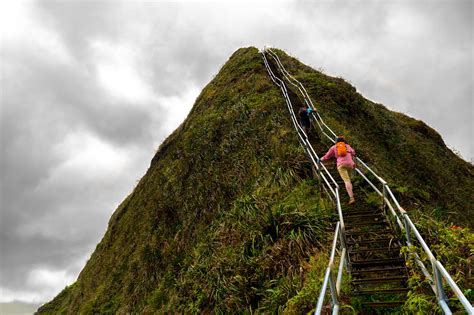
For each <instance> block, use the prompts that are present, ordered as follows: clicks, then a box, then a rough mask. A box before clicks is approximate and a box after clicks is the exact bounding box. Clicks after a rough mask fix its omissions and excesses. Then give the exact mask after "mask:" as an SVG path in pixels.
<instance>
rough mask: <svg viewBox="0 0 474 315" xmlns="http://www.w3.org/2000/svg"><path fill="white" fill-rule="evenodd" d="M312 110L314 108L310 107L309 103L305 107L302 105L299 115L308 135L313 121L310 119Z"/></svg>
mask: <svg viewBox="0 0 474 315" xmlns="http://www.w3.org/2000/svg"><path fill="white" fill-rule="evenodd" d="M312 111H313V110H312V109H311V108H309V107H308V105H307V104H305V105H304V107H300V110H299V111H298V116H299V117H300V125H301V127H302V128H303V131H304V133H305V134H306V135H308V133H309V128H310V126H311V123H310V121H309V114H310V113H311V112H312Z"/></svg>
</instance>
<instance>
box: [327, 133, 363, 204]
mask: <svg viewBox="0 0 474 315" xmlns="http://www.w3.org/2000/svg"><path fill="white" fill-rule="evenodd" d="M354 156H355V150H354V149H353V148H352V147H351V146H350V145H349V144H347V143H346V140H345V139H344V136H338V137H337V140H336V144H335V145H333V146H332V147H331V148H330V149H329V151H328V152H327V153H326V154H325V155H324V156H323V157H322V158H321V161H326V160H329V159H330V158H333V157H335V158H336V164H337V170H338V172H339V175H341V178H342V180H343V181H344V184H345V186H346V190H347V194H348V195H349V202H348V203H347V204H349V205H351V204H353V203H354V202H355V199H354V193H353V192H352V183H351V173H352V170H353V169H354V168H355V163H354V160H353V159H352V158H353V157H354Z"/></svg>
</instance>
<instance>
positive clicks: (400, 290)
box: [354, 288, 410, 295]
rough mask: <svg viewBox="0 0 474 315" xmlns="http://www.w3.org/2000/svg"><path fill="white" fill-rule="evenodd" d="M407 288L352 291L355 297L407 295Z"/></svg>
mask: <svg viewBox="0 0 474 315" xmlns="http://www.w3.org/2000/svg"><path fill="white" fill-rule="evenodd" d="M408 291H410V289H408V288H393V289H376V290H358V291H354V294H356V295H372V294H391V293H407V292H408Z"/></svg>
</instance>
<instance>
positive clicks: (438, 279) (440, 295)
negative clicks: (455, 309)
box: [430, 258, 451, 313]
mask: <svg viewBox="0 0 474 315" xmlns="http://www.w3.org/2000/svg"><path fill="white" fill-rule="evenodd" d="M430 260H431V266H432V268H433V275H434V281H435V286H436V298H437V299H438V303H439V304H440V305H441V307H442V308H443V311H444V310H445V308H447V309H448V310H449V307H448V305H447V303H446V293H445V292H444V288H443V278H442V276H441V272H440V271H439V269H438V266H437V265H436V260H435V259H434V258H431V259H430ZM449 312H451V311H449ZM445 313H446V312H445Z"/></svg>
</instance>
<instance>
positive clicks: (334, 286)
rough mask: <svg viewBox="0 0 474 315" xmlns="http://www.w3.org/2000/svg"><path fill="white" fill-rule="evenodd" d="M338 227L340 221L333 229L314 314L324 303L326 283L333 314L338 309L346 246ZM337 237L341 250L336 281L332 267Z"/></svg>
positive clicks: (319, 312)
mask: <svg viewBox="0 0 474 315" xmlns="http://www.w3.org/2000/svg"><path fill="white" fill-rule="evenodd" d="M340 227H341V223H340V222H337V224H336V229H335V231H334V239H333V241H332V247H331V255H330V256H329V264H328V266H327V267H326V272H325V273H324V280H323V283H322V284H321V291H320V293H319V297H318V303H317V304H316V310H315V311H314V314H321V310H322V308H323V304H324V297H325V296H326V291H327V287H328V284H329V287H330V290H331V299H332V304H333V306H332V311H333V314H337V313H338V311H339V300H338V297H339V294H340V291H341V282H342V269H343V267H344V264H345V258H346V248H345V247H344V242H343V241H342V232H341V229H340ZM338 238H339V240H340V243H341V247H342V252H341V258H340V261H339V268H338V271H337V278H336V282H334V275H333V267H334V259H335V256H336V250H337V240H338Z"/></svg>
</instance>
